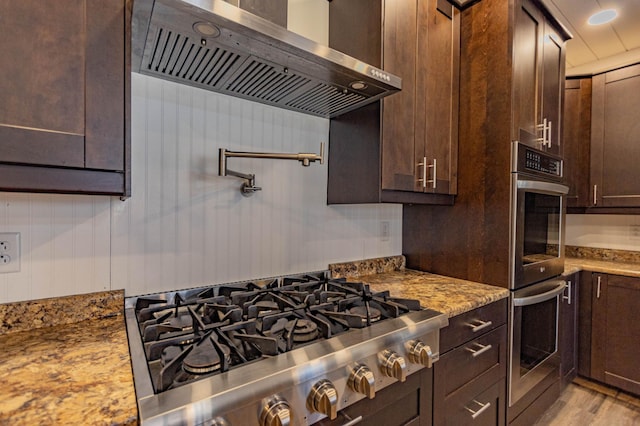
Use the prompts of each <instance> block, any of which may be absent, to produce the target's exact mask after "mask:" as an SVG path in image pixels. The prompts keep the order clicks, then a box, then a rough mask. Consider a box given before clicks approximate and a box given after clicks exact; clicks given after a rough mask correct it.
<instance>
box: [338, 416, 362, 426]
mask: <svg viewBox="0 0 640 426" xmlns="http://www.w3.org/2000/svg"><path fill="white" fill-rule="evenodd" d="M345 417H346V416H345ZM361 421H362V416H358V417H356V418H355V419H353V420H350V421H348V422H347V423H345V424H343V425H342V426H353V425H357V424H358V423H360V422H361Z"/></svg>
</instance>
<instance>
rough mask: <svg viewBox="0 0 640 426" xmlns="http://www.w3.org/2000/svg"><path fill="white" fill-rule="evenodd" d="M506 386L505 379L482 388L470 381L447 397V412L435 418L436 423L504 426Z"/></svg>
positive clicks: (455, 425) (454, 425)
mask: <svg viewBox="0 0 640 426" xmlns="http://www.w3.org/2000/svg"><path fill="white" fill-rule="evenodd" d="M506 387H507V383H506V380H505V379H501V380H499V381H497V382H495V383H494V384H493V385H491V386H489V387H488V388H487V387H486V386H485V387H483V388H482V389H478V386H474V383H469V385H467V386H465V387H464V388H462V389H460V391H458V392H456V393H455V394H454V395H452V396H451V397H450V398H448V399H447V401H446V403H445V413H442V414H443V415H442V417H441V418H440V419H438V420H434V423H435V424H439V425H452V426H458V425H469V426H476V425H478V426H485V425H486V426H496V425H501V426H502V425H504V424H505V421H506V419H505V416H506V412H505V410H506ZM438 414H440V413H438Z"/></svg>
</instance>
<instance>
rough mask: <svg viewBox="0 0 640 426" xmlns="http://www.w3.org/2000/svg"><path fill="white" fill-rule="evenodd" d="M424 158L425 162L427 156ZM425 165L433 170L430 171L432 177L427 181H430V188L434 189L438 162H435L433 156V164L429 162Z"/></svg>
mask: <svg viewBox="0 0 640 426" xmlns="http://www.w3.org/2000/svg"><path fill="white" fill-rule="evenodd" d="M424 160H425V162H426V161H427V158H426V157H425V159H424ZM427 167H428V168H430V169H433V172H432V173H433V179H430V180H428V181H427V182H429V183H431V188H433V189H436V182H437V181H438V178H437V173H438V163H437V160H436V159H435V158H434V159H433V164H429V165H428V166H427ZM425 170H426V168H425ZM425 177H426V176H425ZM425 187H426V185H425Z"/></svg>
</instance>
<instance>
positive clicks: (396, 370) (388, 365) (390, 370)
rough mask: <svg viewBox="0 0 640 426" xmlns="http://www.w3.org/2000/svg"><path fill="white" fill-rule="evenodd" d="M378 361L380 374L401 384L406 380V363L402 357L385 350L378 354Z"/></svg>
mask: <svg viewBox="0 0 640 426" xmlns="http://www.w3.org/2000/svg"><path fill="white" fill-rule="evenodd" d="M378 360H379V361H380V370H381V371H382V374H384V375H385V376H387V377H393V378H394V379H396V380H399V381H401V382H404V381H405V380H407V363H406V362H405V360H404V358H403V357H401V356H400V355H398V354H397V353H395V352H394V351H392V350H390V349H385V350H384V351H382V352H380V353H379V354H378Z"/></svg>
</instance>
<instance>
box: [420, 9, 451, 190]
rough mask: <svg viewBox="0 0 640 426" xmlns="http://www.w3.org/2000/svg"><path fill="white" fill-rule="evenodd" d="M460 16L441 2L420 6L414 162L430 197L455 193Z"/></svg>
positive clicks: (423, 187) (423, 186) (423, 188)
mask: <svg viewBox="0 0 640 426" xmlns="http://www.w3.org/2000/svg"><path fill="white" fill-rule="evenodd" d="M459 58H460V11H459V10H458V9H455V8H454V7H453V6H452V5H451V4H450V3H447V2H446V1H438V0H420V1H419V2H418V58H417V67H418V68H417V74H416V92H417V95H416V109H415V116H416V119H415V125H416V129H415V158H416V159H417V160H418V162H419V164H421V165H420V166H419V168H418V172H419V173H422V176H419V179H418V180H417V181H418V182H419V183H421V184H422V188H419V187H418V188H417V189H418V190H424V191H425V192H430V193H437V194H456V192H457V168H458V99H459V70H460V65H459Z"/></svg>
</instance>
